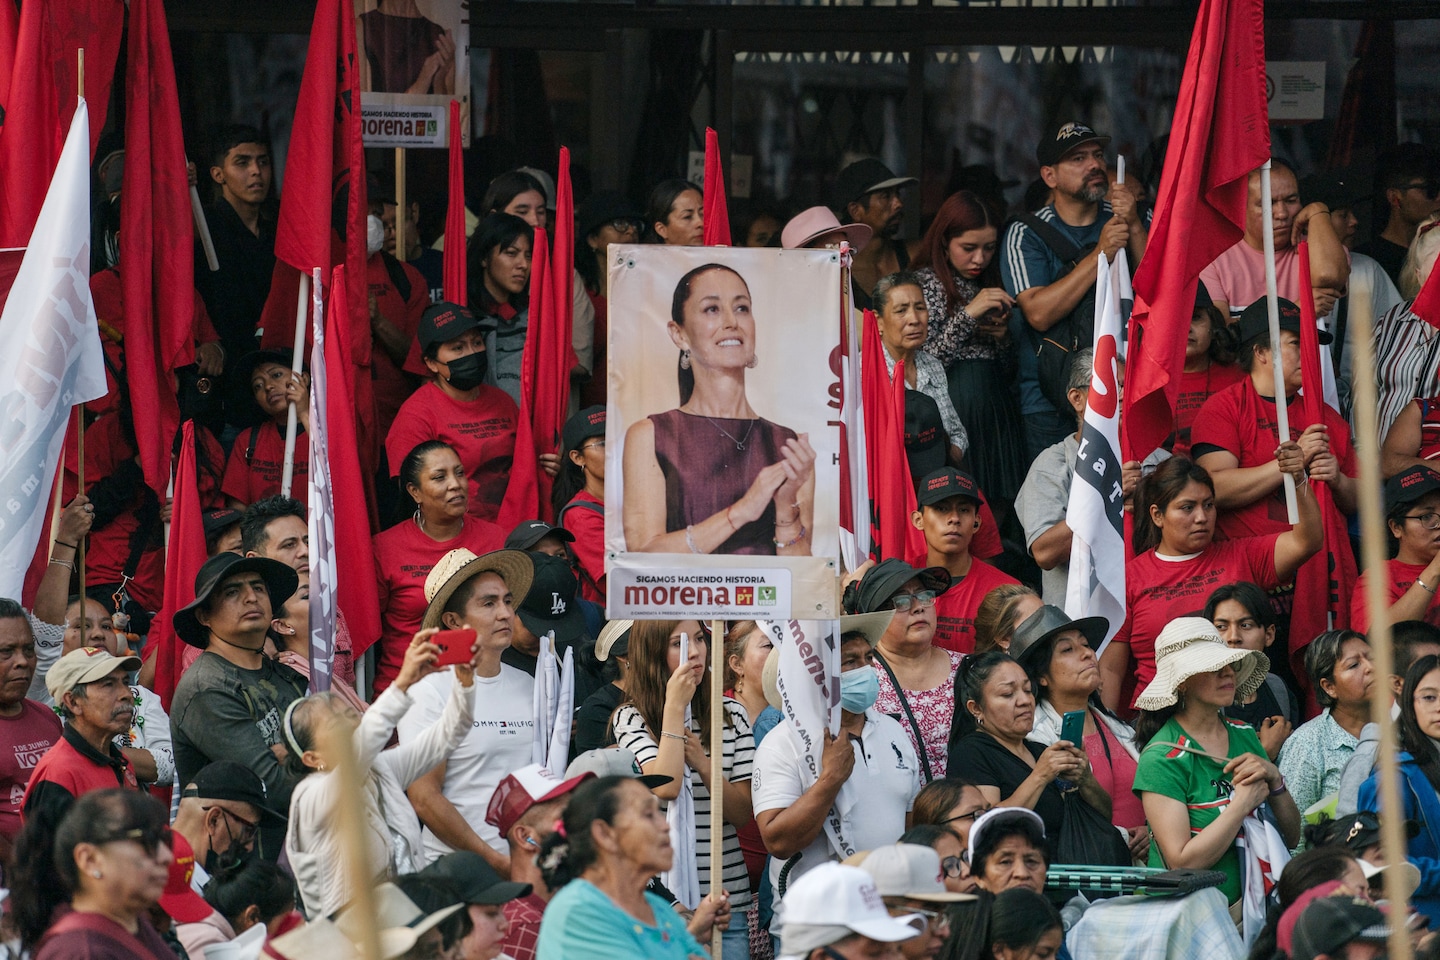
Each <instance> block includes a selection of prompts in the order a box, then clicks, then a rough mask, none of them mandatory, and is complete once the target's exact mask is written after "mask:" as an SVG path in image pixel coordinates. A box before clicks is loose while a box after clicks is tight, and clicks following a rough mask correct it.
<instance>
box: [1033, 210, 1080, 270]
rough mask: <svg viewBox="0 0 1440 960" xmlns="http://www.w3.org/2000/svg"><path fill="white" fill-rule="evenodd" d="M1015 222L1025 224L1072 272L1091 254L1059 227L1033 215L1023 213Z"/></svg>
mask: <svg viewBox="0 0 1440 960" xmlns="http://www.w3.org/2000/svg"><path fill="white" fill-rule="evenodd" d="M1015 222H1017V223H1023V224H1024V225H1025V226H1027V227H1029V228H1030V229H1031V230H1033V231H1034V232H1035V235H1036V236H1037V237H1039V238H1040V242H1041V243H1043V244H1045V246H1047V247H1049V248H1050V252H1051V253H1053V254H1055V256H1057V257H1059V258H1060V259H1061V260H1062V261H1064V263H1065V264H1066V266H1067V267H1069V269H1071V270H1073V269H1075V265H1076V264H1077V263H1079V262H1080V261H1081V260H1082V259H1083V258H1084V256H1085V254H1086V253H1088V252H1089V251H1088V250H1082V249H1081V248H1080V246H1079V245H1078V244H1076V243H1075V241H1074V240H1071V239H1070V238H1069V237H1067V236H1066V235H1065V234H1064V233H1062V232H1061V231H1060V228H1059V227H1057V226H1055V225H1054V224H1053V223H1048V222H1046V221H1044V220H1041V219H1040V218H1039V217H1037V216H1036V215H1035V214H1033V213H1022V214H1020V215H1019V216H1017V217H1016V218H1015ZM1092 249H1093V248H1092Z"/></svg>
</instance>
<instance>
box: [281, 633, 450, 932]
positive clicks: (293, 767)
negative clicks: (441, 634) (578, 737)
mask: <svg viewBox="0 0 1440 960" xmlns="http://www.w3.org/2000/svg"><path fill="white" fill-rule="evenodd" d="M437 632H438V631H437V630H436V629H435V628H431V629H428V630H421V631H420V632H419V633H417V634H415V637H414V639H412V640H411V641H410V647H409V649H408V650H406V651H405V662H404V663H403V665H402V666H401V667H400V673H399V675H398V676H397V677H396V678H395V682H394V683H392V684H391V685H390V686H388V687H386V688H385V691H384V692H383V693H381V694H380V696H378V697H377V698H376V699H375V702H374V703H373V704H371V705H370V709H368V710H366V711H365V713H364V715H363V716H361V715H360V714H359V713H357V712H356V711H355V709H354V708H353V707H351V706H350V705H349V704H348V703H346V702H345V700H343V699H342V698H340V697H338V696H336V695H335V694H333V693H316V694H312V695H311V696H308V697H305V698H303V699H300V700H296V701H295V702H294V703H292V704H290V706H289V707H288V708H287V709H286V711H285V717H284V721H283V723H282V725H281V726H282V732H283V733H284V736H285V747H286V749H287V750H289V757H288V759H287V760H286V765H287V766H288V767H289V769H290V772H291V773H292V774H293V775H294V776H296V777H299V778H301V779H300V781H299V783H298V784H297V785H296V787H295V792H294V793H293V794H292V795H291V797H290V826H289V829H288V830H287V832H286V834H285V852H286V854H287V856H288V857H289V859H290V867H291V869H292V870H294V871H295V883H296V887H297V888H298V889H299V892H300V899H301V902H302V903H303V904H304V907H305V912H306V913H307V914H308V915H309V916H311V917H314V916H324V915H328V914H331V913H334V912H335V911H336V910H338V909H340V908H341V907H343V906H345V904H347V903H349V902H350V898H351V896H352V895H353V893H354V890H355V887H356V884H357V883H372V882H376V883H378V882H380V881H383V880H384V879H385V878H386V877H387V876H390V875H396V874H402V873H411V872H413V871H415V870H418V869H419V868H420V867H421V866H422V858H423V854H424V847H423V845H422V842H421V839H420V821H419V819H418V818H417V817H416V815H415V810H414V808H413V807H412V806H411V805H410V801H409V800H408V799H407V798H406V796H405V788H406V787H408V786H410V784H411V783H413V782H414V781H416V780H418V779H419V778H420V777H421V776H423V775H424V774H426V773H428V772H429V771H430V770H431V769H433V768H434V767H435V765H436V764H438V763H440V762H441V761H443V760H444V759H445V758H446V757H448V756H449V755H450V753H451V752H452V751H454V749H455V748H456V747H457V746H458V745H459V744H460V741H462V740H463V739H465V735H466V734H467V733H469V731H470V727H471V724H472V723H473V722H474V721H473V717H474V707H475V686H474V679H475V674H474V670H473V667H472V665H471V664H469V663H457V664H456V665H455V675H456V677H458V678H459V680H460V682H459V683H457V684H455V685H454V687H453V688H452V691H451V695H450V701H449V703H448V704H447V705H446V707H445V712H444V713H443V714H441V716H440V720H439V722H437V723H435V724H434V725H433V726H431V727H430V728H429V729H428V730H426V731H425V732H424V733H423V734H421V735H420V736H419V737H417V738H415V739H413V740H410V741H408V742H406V743H403V744H401V745H400V746H398V747H396V748H395V749H394V750H386V749H385V745H386V744H387V743H389V741H390V736H391V734H393V733H394V732H395V725H396V724H397V723H398V722H399V721H400V718H401V717H403V716H404V715H405V713H406V711H408V710H409V709H410V705H411V703H412V701H411V699H410V694H409V690H410V688H411V686H413V685H414V684H415V682H416V681H418V680H420V679H421V678H422V677H425V676H427V675H429V674H431V673H434V672H435V666H434V664H435V659H436V658H437V657H438V656H439V655H440V648H439V647H437V646H436V645H435V644H434V643H432V642H430V641H431V638H432V637H433V636H434V635H435V633H437ZM344 737H349V738H351V742H350V743H349V744H347V743H345V742H344V740H343V739H342V738H344ZM352 751H353V752H352ZM347 755H350V756H354V757H355V759H356V760H357V761H358V765H357V768H356V771H355V776H356V778H357V779H358V780H359V782H360V783H361V784H362V787H363V789H362V792H361V795H360V800H361V803H362V805H363V806H362V813H363V816H364V820H365V827H366V829H365V847H366V848H365V862H366V864H367V868H366V869H367V870H368V871H369V874H370V875H369V876H366V877H361V878H356V877H354V876H351V875H350V873H349V870H348V869H347V864H346V862H345V854H344V843H343V842H342V840H341V837H340V834H339V832H338V830H337V826H336V821H337V819H338V811H339V806H340V803H341V802H342V800H343V799H344V798H345V794H344V792H343V791H344V788H345V780H344V779H342V778H340V777H337V776H335V768H336V765H337V764H339V763H340V762H342V761H343V760H344V758H345V757H346V756H347Z"/></svg>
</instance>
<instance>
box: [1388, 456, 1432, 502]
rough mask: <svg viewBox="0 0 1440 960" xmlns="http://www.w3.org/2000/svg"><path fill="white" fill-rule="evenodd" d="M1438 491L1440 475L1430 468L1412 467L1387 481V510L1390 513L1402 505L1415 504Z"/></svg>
mask: <svg viewBox="0 0 1440 960" xmlns="http://www.w3.org/2000/svg"><path fill="white" fill-rule="evenodd" d="M1436 490H1440V473H1436V472H1435V471H1434V470H1431V469H1430V468H1429V467H1420V466H1415V467H1410V468H1409V469H1407V470H1402V471H1401V472H1400V473H1397V474H1395V476H1393V477H1391V478H1390V479H1389V480H1386V481H1385V509H1386V510H1387V511H1390V510H1394V509H1395V508H1396V507H1398V506H1400V504H1402V503H1414V502H1415V501H1416V500H1419V499H1420V498H1421V497H1423V496H1425V495H1426V494H1427V493H1434V492H1435V491H1436Z"/></svg>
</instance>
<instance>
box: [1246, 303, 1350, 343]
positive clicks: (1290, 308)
mask: <svg viewBox="0 0 1440 960" xmlns="http://www.w3.org/2000/svg"><path fill="white" fill-rule="evenodd" d="M1276 302H1277V303H1278V304H1279V305H1280V329H1281V330H1289V331H1290V332H1291V333H1294V334H1298V333H1299V332H1300V307H1299V306H1297V305H1296V304H1295V303H1294V302H1292V301H1290V300H1286V299H1285V298H1284V297H1277V298H1276ZM1269 303H1270V298H1269V297H1261V298H1260V299H1259V300H1256V301H1255V302H1254V303H1252V304H1250V306H1248V307H1246V308H1245V310H1244V312H1243V313H1241V314H1240V319H1239V321H1238V322H1237V323H1236V326H1237V327H1238V332H1239V334H1240V342H1241V343H1242V344H1245V343H1249V342H1250V341H1251V340H1254V339H1255V338H1256V337H1259V336H1261V335H1263V334H1266V333H1269V332H1270V313H1269V310H1270V308H1269V306H1268V304H1269ZM1315 332H1316V333H1317V334H1319V335H1320V342H1321V343H1329V342H1330V340H1331V337H1330V334H1328V333H1326V332H1325V331H1324V330H1316V331H1315Z"/></svg>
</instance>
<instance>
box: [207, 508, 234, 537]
mask: <svg viewBox="0 0 1440 960" xmlns="http://www.w3.org/2000/svg"><path fill="white" fill-rule="evenodd" d="M242 516H243V514H241V512H240V511H239V510H231V509H230V508H229V507H221V508H220V509H218V510H206V511H205V512H204V513H203V514H201V515H200V523H201V524H202V525H203V526H204V527H205V539H206V540H213V539H214V538H216V537H218V536H219V535H220V534H221V533H223V532H224V531H226V530H228V529H229V528H230V527H232V526H234V525H235V524H237V523H239V522H240V518H241V517H242Z"/></svg>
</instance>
